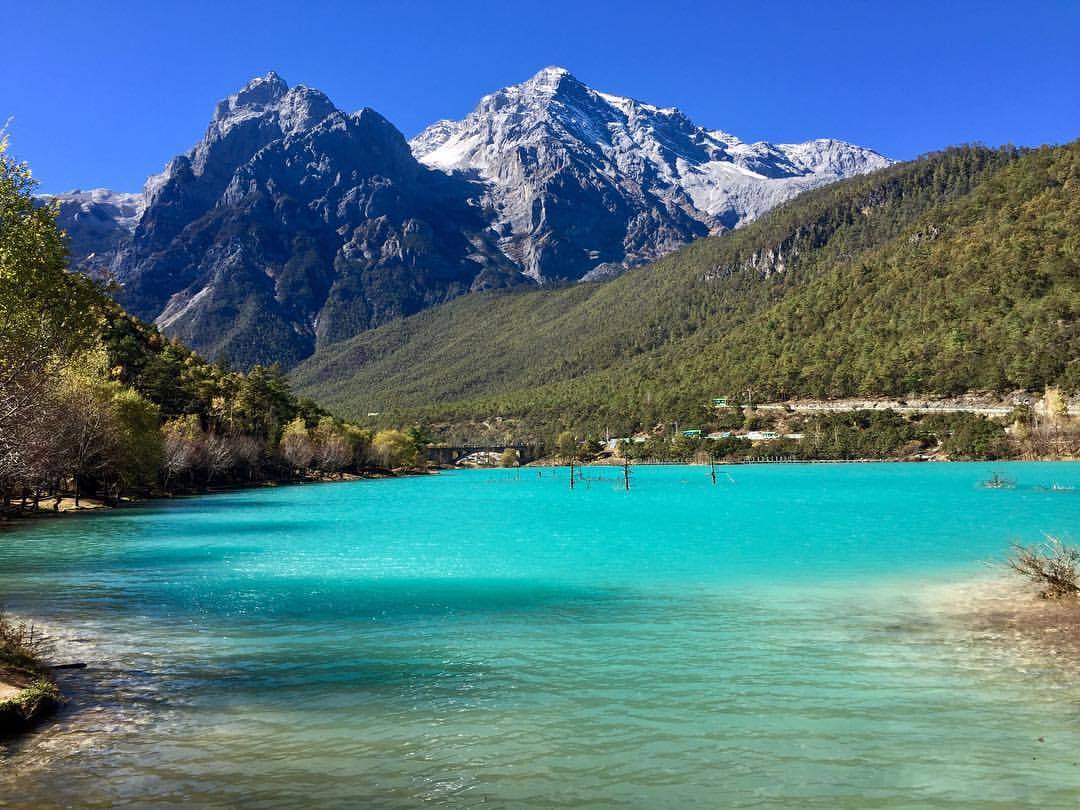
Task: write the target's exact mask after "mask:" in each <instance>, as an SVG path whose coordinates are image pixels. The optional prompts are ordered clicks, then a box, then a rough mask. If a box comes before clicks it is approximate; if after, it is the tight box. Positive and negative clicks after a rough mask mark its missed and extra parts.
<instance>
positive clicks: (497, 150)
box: [411, 67, 890, 282]
mask: <svg viewBox="0 0 1080 810" xmlns="http://www.w3.org/2000/svg"><path fill="white" fill-rule="evenodd" d="M411 146H412V149H413V153H414V154H415V155H416V156H417V157H418V158H419V159H420V160H421V161H422V162H423V163H426V164H427V165H428V166H431V167H433V168H438V169H441V170H443V171H447V172H467V173H469V174H470V175H471V176H475V177H477V178H479V179H482V180H484V181H485V182H486V184H487V192H486V195H485V201H486V202H487V204H488V205H489V207H490V208H491V210H492V212H493V216H494V218H495V222H496V227H497V228H498V229H499V230H500V234H501V235H502V240H501V244H502V247H503V249H504V250H505V251H506V252H507V254H508V255H509V256H510V257H511V258H512V259H514V260H515V261H516V262H518V263H519V264H520V265H521V267H522V269H523V271H524V272H525V273H526V274H527V275H529V276H531V277H532V278H534V279H536V280H538V281H541V282H543V281H548V280H554V279H560V278H570V279H574V278H581V277H588V276H589V274H591V273H595V272H596V271H597V270H598V268H599V269H600V271H601V272H603V271H604V270H610V269H611V268H612V267H623V266H632V265H635V264H640V263H642V262H645V261H648V260H651V259H654V258H656V257H658V256H660V255H662V254H664V253H666V252H668V251H670V250H672V249H673V248H675V247H678V246H679V245H681V244H684V243H685V242H688V241H690V240H691V239H694V238H695V237H698V236H701V235H703V234H706V233H710V232H717V231H720V230H724V229H728V228H734V227H737V226H738V225H740V224H742V223H745V222H748V221H750V220H752V219H754V218H755V217H758V216H760V215H761V214H763V213H765V212H766V211H768V210H769V209H770V208H773V207H774V206H776V205H778V204H779V203H781V202H784V201H785V200H787V199H790V198H791V197H793V196H795V195H796V194H798V193H800V192H802V191H805V190H807V189H810V188H814V187H816V186H820V185H823V184H825V183H829V182H832V181H835V180H837V179H840V178H843V177H848V176H850V175H854V174H859V173H862V172H867V171H872V170H874V169H878V168H882V167H884V166H887V165H888V164H889V163H890V161H889V160H888V159H887V158H884V157H883V156H881V155H879V154H878V153H876V152H874V151H872V150H870V149H865V148H863V147H859V146H854V145H852V144H848V143H843V142H841V141H835V140H815V141H807V142H806V143H799V144H775V145H774V144H769V143H764V142H760V143H753V144H747V143H743V142H742V141H740V140H739V139H738V138H736V137H735V136H733V135H729V134H728V133H726V132H722V131H720V130H707V129H705V128H704V127H701V126H698V125H696V124H694V123H693V122H692V121H690V120H689V119H688V118H687V117H686V116H685V115H683V114H682V113H681V112H679V110H677V109H675V108H673V107H656V106H653V105H651V104H645V103H642V102H639V101H636V100H634V99H631V98H625V97H622V96H615V95H610V94H608V93H601V92H599V91H597V90H593V89H592V88H590V87H588V86H586V85H585V84H583V83H581V82H580V81H578V80H577V79H576V78H575V77H574V76H572V75H571V74H570V73H569V72H568V71H567V70H565V69H563V68H559V67H549V68H545V69H544V70H541V71H540V72H539V73H537V74H536V75H535V76H533V77H532V78H531V79H529V80H528V81H526V82H523V83H522V84H517V85H513V86H511V87H507V88H504V89H502V90H499V91H496V92H495V93H492V94H491V95H488V96H484V98H482V99H481V100H480V103H479V104H478V105H477V107H476V109H474V110H473V111H472V112H471V113H470V114H469V115H468V116H466V117H465V118H464V119H463V120H461V121H448V120H443V121H439V122H437V123H435V124H432V125H431V126H430V127H428V128H427V129H426V130H424V131H423V132H422V133H420V134H419V135H417V136H416V137H415V138H414V139H413V140H412V141H411Z"/></svg>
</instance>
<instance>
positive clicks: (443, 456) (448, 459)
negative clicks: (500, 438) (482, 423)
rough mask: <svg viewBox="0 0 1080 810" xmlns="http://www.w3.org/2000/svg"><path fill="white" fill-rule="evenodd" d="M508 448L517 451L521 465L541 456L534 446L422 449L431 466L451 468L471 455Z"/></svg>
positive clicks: (540, 448)
mask: <svg viewBox="0 0 1080 810" xmlns="http://www.w3.org/2000/svg"><path fill="white" fill-rule="evenodd" d="M508 448H509V449H513V450H517V454H518V461H519V462H520V463H522V464H528V463H529V462H530V461H536V459H538V458H540V457H541V456H542V455H543V448H542V447H541V446H540V445H536V444H465V445H458V446H452V445H446V444H429V445H428V446H427V447H426V448H425V449H424V453H425V455H426V457H427V460H428V461H430V462H432V463H433V464H441V465H445V466H453V465H454V464H457V463H458V462H459V461H461V459H463V458H465V457H466V456H471V455H472V454H473V453H496V454H498V453H502V452H503V451H504V450H506V449H508Z"/></svg>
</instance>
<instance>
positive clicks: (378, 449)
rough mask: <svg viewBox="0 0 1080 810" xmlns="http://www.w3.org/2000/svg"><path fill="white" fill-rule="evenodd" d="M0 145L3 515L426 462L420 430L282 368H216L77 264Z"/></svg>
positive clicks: (25, 174) (23, 173)
mask: <svg viewBox="0 0 1080 810" xmlns="http://www.w3.org/2000/svg"><path fill="white" fill-rule="evenodd" d="M6 149H7V144H6V142H3V141H0V497H2V502H3V507H4V509H12V508H15V509H21V508H31V507H32V508H38V507H39V506H40V505H41V502H42V500H43V499H53V500H52V501H51V502H52V503H55V504H56V505H57V506H59V504H60V500H61V498H62V496H64V495H65V494H71V495H73V496H74V497H75V499H76V503H78V500H79V499H80V497H81V496H85V495H91V494H92V495H97V496H102V497H104V498H107V499H110V500H115V499H117V498H119V497H120V496H121V495H122V494H125V493H132V492H134V493H148V492H151V491H161V490H166V491H191V490H197V489H202V488H205V487H207V486H210V485H221V484H228V483H241V482H243V483H249V482H254V481H263V480H280V479H291V478H293V477H295V476H297V475H309V474H312V472H313V471H317V472H318V473H319V474H324V475H333V474H339V473H342V472H343V471H347V470H351V471H356V470H359V469H360V468H363V467H367V466H371V465H381V466H383V467H394V466H408V465H411V464H415V463H416V461H417V458H418V452H419V449H420V446H421V442H420V440H419V437H418V436H417V435H416V434H415V433H414V434H407V433H403V432H400V431H395V430H384V431H382V432H380V433H377V434H374V433H372V432H371V431H368V430H365V429H362V428H359V427H357V426H356V425H353V424H349V423H347V422H344V421H342V420H340V419H336V418H334V417H332V416H330V415H329V414H328V413H327V412H326V411H324V410H322V409H321V408H319V407H318V406H316V405H315V403H313V402H312V401H310V400H307V399H300V398H298V397H297V396H296V395H295V394H293V392H292V390H291V389H290V386H289V383H288V382H287V381H286V379H285V377H284V376H283V374H282V373H281V371H280V370H279V369H277V368H261V367H256V368H255V369H253V370H251V371H250V372H248V373H246V374H242V373H238V372H235V371H229V370H227V369H225V368H223V367H222V366H221V365H218V364H214V363H210V362H207V361H206V360H204V359H203V358H201V357H199V356H198V355H197V354H195V353H194V352H192V351H190V350H189V349H187V348H186V347H185V346H183V345H182V344H181V343H180V342H178V341H176V340H169V339H167V338H165V337H164V336H163V335H162V334H161V333H160V332H158V330H157V329H156V328H154V327H152V326H148V325H146V324H144V323H142V322H140V321H139V320H137V319H136V318H133V317H131V316H129V315H127V314H126V313H125V312H124V311H123V310H122V309H120V307H118V306H117V305H116V304H115V303H113V302H112V301H111V300H110V299H109V297H108V296H107V295H106V294H105V292H104V291H103V290H101V289H99V288H98V287H97V286H96V285H95V284H94V282H92V281H90V280H89V279H87V278H86V277H84V276H81V275H78V274H75V273H71V272H68V270H67V263H68V261H67V257H68V253H67V243H66V239H65V237H64V235H63V234H62V233H61V232H60V231H59V230H58V229H57V227H56V222H55V216H56V214H55V210H54V209H53V208H51V207H49V206H45V205H41V204H40V203H39V202H38V201H36V200H35V199H34V197H33V189H34V181H33V178H32V177H31V174H30V171H29V169H28V168H27V167H26V165H25V164H21V163H19V162H17V161H15V160H14V159H12V158H11V157H10V156H9V155H8V154H7V153H6Z"/></svg>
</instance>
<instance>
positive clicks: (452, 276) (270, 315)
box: [111, 74, 524, 366]
mask: <svg viewBox="0 0 1080 810" xmlns="http://www.w3.org/2000/svg"><path fill="white" fill-rule="evenodd" d="M476 197H477V189H476V187H475V184H474V183H471V182H469V181H467V180H465V179H463V178H460V177H447V176H446V175H444V174H443V173H441V172H437V171H432V170H430V169H427V168H426V167H424V166H422V165H420V164H419V163H418V162H417V161H416V159H415V158H414V157H413V155H412V152H411V151H410V149H409V146H408V144H407V143H406V141H405V139H404V137H403V136H402V135H401V133H400V132H398V131H397V130H396V129H395V128H394V127H393V125H391V124H390V123H389V122H388V121H386V120H385V119H384V118H383V117H382V116H380V115H379V114H378V113H376V112H374V111H373V110H369V109H364V110H361V111H360V112H358V113H355V114H351V115H350V114H346V113H343V112H341V111H340V110H338V109H336V108H335V107H334V106H333V104H331V103H330V101H329V100H328V99H327V98H326V97H325V96H324V95H322V94H321V93H319V92H317V91H315V90H311V89H309V88H306V87H295V88H292V89H289V88H288V86H287V85H286V84H285V82H284V81H282V80H281V79H280V78H279V77H278V76H276V75H275V74H269V75H267V76H266V77H263V78H260V79H256V80H255V81H253V82H251V83H250V84H248V85H247V86H246V87H245V88H244V89H243V90H241V91H240V92H239V93H237V94H236V95H234V96H231V97H229V98H228V99H226V100H225V101H222V102H221V103H220V104H218V106H217V109H216V111H215V113H214V118H213V120H212V121H211V123H210V126H209V128H208V130H207V133H206V136H205V137H204V138H203V140H202V141H201V142H200V143H199V144H197V145H196V146H195V147H194V148H193V149H192V150H191V151H190V152H188V153H187V154H185V155H181V156H179V157H177V158H175V159H173V160H172V161H171V162H170V163H169V165H168V166H167V167H166V169H165V171H164V172H163V173H162V174H160V175H157V176H155V177H152V178H150V180H149V181H148V182H147V186H146V189H145V191H144V198H145V210H144V211H143V212H142V214H141V216H140V217H139V218H138V221H137V224H136V225H135V226H134V228H133V229H132V231H131V235H130V237H129V238H128V240H127V241H126V243H125V244H123V245H122V246H121V247H120V248H119V249H118V250H116V252H115V258H114V260H113V262H112V265H111V269H112V273H113V275H114V276H115V278H116V279H117V280H118V281H119V282H120V283H121V284H122V291H121V293H120V300H121V301H122V303H124V304H125V306H127V307H128V308H129V309H130V310H131V311H132V312H134V313H135V314H137V315H140V316H141V317H144V318H147V319H153V320H155V321H156V322H157V323H158V324H159V325H160V326H161V327H162V328H163V329H164V330H165V331H166V332H168V333H169V334H171V335H175V336H178V337H180V338H181V339H183V340H184V341H185V342H187V343H188V344H189V345H191V346H192V347H194V348H196V349H198V350H199V351H202V352H204V353H205V354H207V355H208V356H210V357H224V358H227V359H228V360H229V361H230V362H233V363H236V364H239V365H245V366H246V365H251V364H253V363H257V362H263V363H267V362H273V361H279V362H282V363H283V364H285V365H291V364H293V363H296V362H298V361H299V360H301V359H303V358H304V357H306V356H308V355H309V354H311V353H312V352H313V351H314V350H315V348H316V346H317V345H320V344H322V343H328V342H333V341H335V340H340V339H343V338H347V337H350V336H352V335H354V334H356V333H357V332H359V331H362V330H364V329H369V328H371V327H373V326H377V325H379V324H381V323H383V322H385V321H387V320H390V319H393V318H399V317H402V316H404V315H409V314H412V313H414V312H416V311H418V310H420V309H422V308H424V307H427V306H431V305H433V304H436V303H439V302H441V301H444V300H446V299H448V298H450V297H452V296H454V295H459V294H461V293H464V292H468V291H469V290H471V289H477V288H483V287H494V286H504V285H507V284H513V283H520V282H522V281H523V280H524V279H523V277H522V276H521V274H520V273H519V272H518V271H517V269H516V268H515V267H514V266H513V265H512V264H511V263H510V262H509V261H507V260H506V258H505V257H504V256H503V255H502V253H501V251H499V249H498V247H497V246H496V244H495V238H494V234H493V233H492V232H491V231H490V230H489V228H488V225H487V222H486V220H485V217H484V214H483V212H482V210H481V209H480V208H479V207H478V206H476V205H472V204H470V200H472V199H474V198H476Z"/></svg>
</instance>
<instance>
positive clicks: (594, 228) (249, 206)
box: [57, 68, 888, 366]
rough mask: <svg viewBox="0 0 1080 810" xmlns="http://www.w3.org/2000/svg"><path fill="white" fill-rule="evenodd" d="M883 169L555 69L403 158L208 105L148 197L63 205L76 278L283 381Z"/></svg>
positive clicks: (252, 97) (369, 120)
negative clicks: (439, 307) (489, 293)
mask: <svg viewBox="0 0 1080 810" xmlns="http://www.w3.org/2000/svg"><path fill="white" fill-rule="evenodd" d="M887 163H888V161H887V160H886V159H885V158H882V157H881V156H880V155H877V154H876V153H874V152H871V151H870V150H866V149H861V148H859V147H855V146H851V145H849V144H844V143H841V142H838V141H811V142H808V143H804V144H794V145H779V146H773V145H771V144H766V143H758V144H744V143H742V142H741V141H739V140H738V139H737V138H734V137H733V136H730V135H727V134H725V133H722V132H718V131H707V130H704V129H702V128H701V127H698V126H696V125H695V124H693V123H692V122H691V121H689V120H688V119H687V118H686V116H684V115H683V114H682V113H680V112H679V111H678V110H674V109H660V108H657V107H653V106H651V105H648V104H642V103H640V102H637V101H634V100H632V99H628V98H621V97H618V96H612V95H608V94H605V93H599V92H597V91H595V90H592V89H590V88H588V87H586V86H585V85H584V84H582V83H581V82H579V81H578V80H577V79H575V78H574V77H573V76H571V75H570V74H569V73H567V72H566V71H565V70H562V69H560V68H548V69H545V70H543V71H541V72H540V73H538V74H537V75H536V76H534V77H533V78H532V79H530V80H529V81H527V82H525V83H523V84H520V85H515V86H513V87H508V88H506V89H504V90H500V91H499V92H497V93H494V94H492V95H490V96H486V97H485V98H484V99H483V100H482V101H481V102H480V104H479V106H478V107H477V108H476V110H474V111H473V113H471V114H470V115H469V116H468V117H466V118H465V119H464V120H463V121H458V122H454V121H440V122H438V123H437V124H434V125H432V126H431V127H429V128H428V129H427V130H425V131H424V132H423V133H421V135H419V136H418V137H417V138H415V139H414V140H413V141H412V142H411V144H410V143H407V142H406V141H405V139H404V137H403V136H402V135H401V133H400V132H398V130H397V129H395V128H394V127H393V125H391V124H390V123H389V122H388V121H386V119H384V118H382V117H381V116H380V115H379V114H378V113H376V112H374V111H373V110H370V109H364V110H361V111H360V112H358V113H354V114H346V113H344V112H342V111H340V110H338V109H337V108H336V107H335V106H334V105H333V104H332V103H331V101H330V100H329V99H328V98H327V97H326V96H325V95H323V94H322V93H320V92H319V91H317V90H313V89H311V88H308V87H303V86H298V87H293V88H290V87H289V86H288V85H287V84H286V83H285V82H284V81H283V80H282V79H281V77H279V76H277V75H276V74H274V73H269V74H267V75H266V76H263V77H261V78H257V79H255V80H253V81H251V82H250V83H248V84H247V86H245V87H244V88H243V89H241V90H240V92H238V93H236V94H234V95H232V96H230V97H229V98H227V99H225V100H224V101H222V102H220V103H219V104H218V105H217V107H216V109H215V111H214V115H213V119H212V120H211V122H210V125H209V127H208V128H207V131H206V135H205V136H204V137H203V139H202V140H201V141H200V142H199V143H198V144H196V145H195V146H194V147H193V148H192V149H191V150H190V151H188V152H187V153H186V154H183V155H179V156H177V157H176V158H174V159H173V160H172V161H170V162H169V164H168V165H167V166H166V167H165V170H164V171H163V172H162V173H161V174H159V175H155V176H153V177H151V178H150V179H149V180H148V181H147V183H146V186H145V188H144V190H143V193H142V194H138V195H136V194H114V193H112V192H107V191H105V190H101V189H99V190H96V191H92V192H72V193H70V194H66V195H59V197H58V198H57V199H58V200H59V204H60V215H59V218H60V224H61V226H62V227H64V228H65V229H66V230H67V231H68V233H69V234H70V236H71V246H72V265H73V267H75V268H77V269H80V270H83V271H85V272H88V273H90V274H93V275H96V276H109V277H110V278H112V279H113V280H115V281H117V282H119V284H120V285H121V287H120V293H119V298H120V300H121V302H122V303H123V304H124V305H125V306H127V307H128V308H129V309H130V310H131V311H132V312H134V313H135V314H137V315H139V316H141V317H143V318H146V319H148V320H154V321H155V322H156V323H158V324H159V325H160V326H161V327H162V329H164V330H165V331H166V332H167V333H168V334H170V335H175V336H178V337H180V338H182V339H183V340H185V341H186V342H187V343H189V344H190V345H191V346H192V347H193V348H195V349H197V350H199V351H200V352H202V353H204V354H206V355H207V356H209V357H211V358H224V359H226V360H228V361H229V362H231V363H234V364H236V365H240V366H250V365H252V364H254V363H257V362H262V363H266V362H273V361H279V362H281V363H283V364H284V365H286V366H289V365H292V364H294V363H296V362H298V361H299V360H301V359H303V358H304V357H306V356H308V355H309V354H311V353H312V352H313V351H315V349H316V348H317V347H318V346H320V345H325V344H328V343H332V342H335V341H338V340H342V339H345V338H348V337H351V336H353V335H355V334H356V333H357V332H360V331H363V330H365V329H369V328H372V327H374V326H378V325H379V324H381V323H384V322H386V321H388V320H391V319H394V318H399V317H402V316H405V315H409V314H412V313H414V312H417V311H419V310H420V309H423V308H425V307H429V306H432V305H434V304H437V303H440V302H442V301H445V300H447V299H449V298H451V297H453V296H455V295H459V294H462V293H465V292H469V291H471V290H478V289H487V288H493V287H503V286H507V285H512V284H522V283H531V282H533V281H535V282H540V283H547V282H555V281H561V280H577V279H583V280H603V279H606V278H610V277H613V276H615V275H618V274H619V273H620V272H622V271H623V270H625V269H626V268H627V267H630V266H634V265H637V264H641V263H644V262H647V261H649V260H651V259H654V258H657V257H659V256H661V255H663V254H664V253H667V252H669V251H671V250H673V249H675V248H677V247H678V246H680V245H682V244H684V243H686V242H688V241H690V240H692V239H694V238H696V237H699V236H703V235H705V234H707V233H710V232H716V231H719V230H723V229H725V228H731V227H735V226H737V225H738V224H740V223H742V222H746V221H748V220H750V219H752V218H754V217H755V216H758V215H760V214H761V213H763V212H765V211H766V210H768V209H769V208H771V207H772V206H774V205H776V204H777V203H779V202H782V201H783V200H786V199H788V198H789V197H791V196H793V195H794V194H796V193H798V192H799V191H802V190H804V189H807V188H811V187H813V186H816V185H821V184H822V183H825V182H830V181H832V180H836V179H838V178H840V177H845V176H848V175H851V174H856V173H859V172H863V171H868V170H871V169H874V168H878V167H880V166H884V165H886V164H887Z"/></svg>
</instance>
